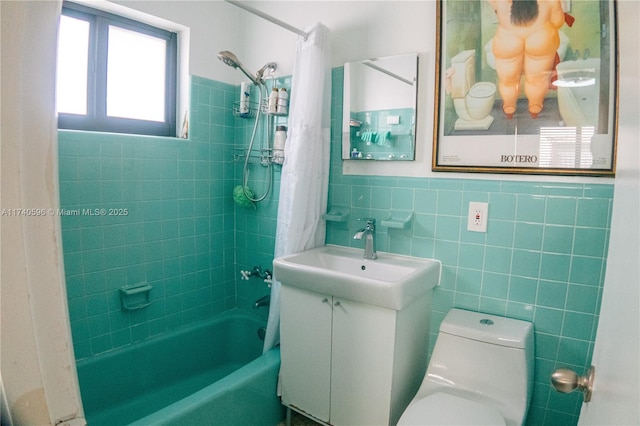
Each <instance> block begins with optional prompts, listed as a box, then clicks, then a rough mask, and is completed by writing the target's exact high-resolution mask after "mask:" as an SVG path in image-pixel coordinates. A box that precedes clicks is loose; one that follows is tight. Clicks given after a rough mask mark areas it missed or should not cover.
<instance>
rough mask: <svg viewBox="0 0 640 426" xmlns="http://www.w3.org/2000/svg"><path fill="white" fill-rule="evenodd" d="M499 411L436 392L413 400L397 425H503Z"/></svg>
mask: <svg viewBox="0 0 640 426" xmlns="http://www.w3.org/2000/svg"><path fill="white" fill-rule="evenodd" d="M504 424H505V422H504V418H503V417H502V415H501V414H500V412H499V411H498V410H497V409H495V408H493V407H489V406H487V405H483V404H480V403H479V402H475V401H471V400H468V399H464V398H460V397H457V396H454V395H450V394H448V393H442V392H438V393H435V394H433V395H429V396H427V397H426V398H422V399H419V400H417V401H413V402H412V403H411V404H409V407H407V410H406V411H405V412H404V413H403V414H402V417H400V421H399V422H398V425H424V426H427V425H488V426H489V425H490V426H497V425H504Z"/></svg>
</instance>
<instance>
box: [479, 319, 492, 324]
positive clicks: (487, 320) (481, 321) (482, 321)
mask: <svg viewBox="0 0 640 426" xmlns="http://www.w3.org/2000/svg"><path fill="white" fill-rule="evenodd" d="M480 324H482V325H493V321H492V320H490V319H488V318H483V319H481V320H480Z"/></svg>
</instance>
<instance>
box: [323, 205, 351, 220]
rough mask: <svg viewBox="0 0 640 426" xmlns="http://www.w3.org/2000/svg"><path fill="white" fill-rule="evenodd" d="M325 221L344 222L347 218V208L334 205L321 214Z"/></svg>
mask: <svg viewBox="0 0 640 426" xmlns="http://www.w3.org/2000/svg"><path fill="white" fill-rule="evenodd" d="M322 218H323V219H324V220H326V221H327V222H346V221H347V220H348V219H349V209H348V208H347V207H346V206H335V207H332V208H330V209H329V211H328V212H327V213H324V214H323V215H322Z"/></svg>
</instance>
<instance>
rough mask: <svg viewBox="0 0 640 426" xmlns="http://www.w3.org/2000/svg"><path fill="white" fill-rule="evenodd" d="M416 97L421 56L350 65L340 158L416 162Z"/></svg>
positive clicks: (347, 71)
mask: <svg viewBox="0 0 640 426" xmlns="http://www.w3.org/2000/svg"><path fill="white" fill-rule="evenodd" d="M417 93H418V55H417V53H411V54H406V55H397V56H389V57H385V58H372V59H366V60H364V61H359V62H348V63H346V64H345V65H344V105H343V108H344V109H343V111H344V113H343V124H342V158H343V159H344V160H386V161H389V160H395V161H411V160H413V159H414V158H415V134H416V100H417Z"/></svg>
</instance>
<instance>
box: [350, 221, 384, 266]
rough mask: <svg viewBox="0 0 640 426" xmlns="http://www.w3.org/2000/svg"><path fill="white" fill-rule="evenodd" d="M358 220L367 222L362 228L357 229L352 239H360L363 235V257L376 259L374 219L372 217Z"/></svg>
mask: <svg viewBox="0 0 640 426" xmlns="http://www.w3.org/2000/svg"><path fill="white" fill-rule="evenodd" d="M359 220H366V221H367V223H366V224H365V225H364V228H362V229H361V230H359V231H358V232H356V233H355V235H354V236H353V239H354V240H361V239H362V238H363V237H364V256H363V257H364V258H365V259H371V260H373V259H377V258H378V253H377V252H376V220H375V219H373V218H363V219H359Z"/></svg>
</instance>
